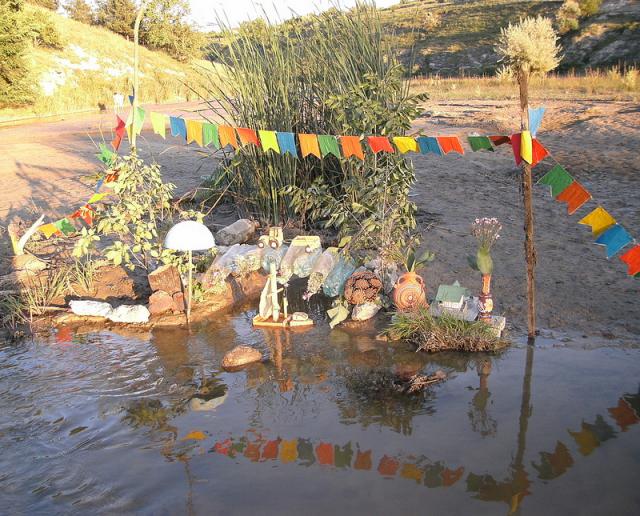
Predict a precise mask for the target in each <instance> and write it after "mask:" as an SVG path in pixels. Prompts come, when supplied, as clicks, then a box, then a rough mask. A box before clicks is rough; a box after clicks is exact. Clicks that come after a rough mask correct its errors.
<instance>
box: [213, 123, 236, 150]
mask: <svg viewBox="0 0 640 516" xmlns="http://www.w3.org/2000/svg"><path fill="white" fill-rule="evenodd" d="M218 137H219V138H220V147H221V148H224V147H226V146H227V145H231V146H232V147H233V148H234V149H237V148H238V140H237V138H236V132H235V131H234V130H233V127H229V126H228V125H219V126H218Z"/></svg>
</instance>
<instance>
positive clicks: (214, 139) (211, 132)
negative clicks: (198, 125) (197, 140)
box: [202, 122, 220, 149]
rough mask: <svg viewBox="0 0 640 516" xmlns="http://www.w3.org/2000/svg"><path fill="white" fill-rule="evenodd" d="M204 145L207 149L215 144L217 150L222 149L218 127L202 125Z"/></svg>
mask: <svg viewBox="0 0 640 516" xmlns="http://www.w3.org/2000/svg"><path fill="white" fill-rule="evenodd" d="M202 143H203V144H204V146H205V147H207V146H208V145H210V144H212V143H213V146H214V147H215V148H216V149H219V148H220V137H219V136H218V126H217V125H216V124H211V123H209V122H205V123H203V124H202Z"/></svg>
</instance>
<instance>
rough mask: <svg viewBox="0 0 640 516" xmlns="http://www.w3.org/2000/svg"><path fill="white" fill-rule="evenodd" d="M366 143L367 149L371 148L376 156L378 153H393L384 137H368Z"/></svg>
mask: <svg viewBox="0 0 640 516" xmlns="http://www.w3.org/2000/svg"><path fill="white" fill-rule="evenodd" d="M367 142H369V147H371V150H372V151H373V153H374V154H378V152H394V150H393V147H392V146H391V142H390V141H389V138H387V137H386V136H368V137H367Z"/></svg>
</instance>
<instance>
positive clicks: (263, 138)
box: [258, 130, 280, 154]
mask: <svg viewBox="0 0 640 516" xmlns="http://www.w3.org/2000/svg"><path fill="white" fill-rule="evenodd" d="M258 134H259V135H260V143H261V144H262V150H263V151H264V152H267V151H268V150H269V149H271V150H272V151H274V152H277V153H278V154H280V145H278V136H277V135H276V132H275V131H263V130H259V131H258Z"/></svg>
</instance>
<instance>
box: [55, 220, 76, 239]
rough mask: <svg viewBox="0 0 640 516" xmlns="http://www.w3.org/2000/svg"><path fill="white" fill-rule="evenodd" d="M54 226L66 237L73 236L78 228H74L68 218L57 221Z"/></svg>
mask: <svg viewBox="0 0 640 516" xmlns="http://www.w3.org/2000/svg"><path fill="white" fill-rule="evenodd" d="M53 225H54V226H55V227H57V228H58V229H59V230H60V231H62V232H63V233H64V234H65V235H71V234H73V233H75V232H76V228H75V227H74V226H73V224H71V222H70V221H69V219H68V218H67V217H65V218H64V219H60V220H57V221H55V222H54V223H53Z"/></svg>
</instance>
